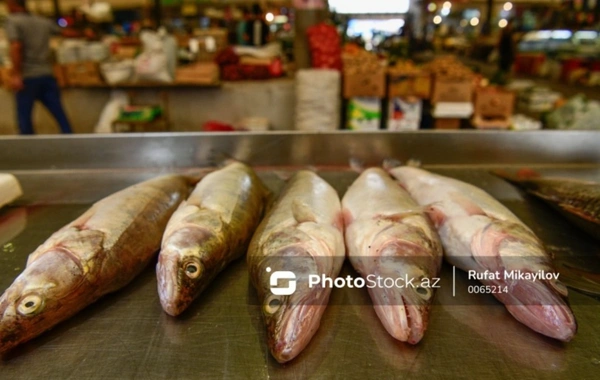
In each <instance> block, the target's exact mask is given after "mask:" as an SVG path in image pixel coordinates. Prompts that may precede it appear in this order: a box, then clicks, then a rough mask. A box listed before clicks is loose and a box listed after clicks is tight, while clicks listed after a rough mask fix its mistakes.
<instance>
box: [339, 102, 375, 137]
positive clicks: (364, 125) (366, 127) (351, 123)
mask: <svg viewBox="0 0 600 380" xmlns="http://www.w3.org/2000/svg"><path fill="white" fill-rule="evenodd" d="M380 124H381V99H379V98H352V99H350V101H349V102H348V120H347V126H348V129H351V130H355V131H377V130H379V125H380Z"/></svg>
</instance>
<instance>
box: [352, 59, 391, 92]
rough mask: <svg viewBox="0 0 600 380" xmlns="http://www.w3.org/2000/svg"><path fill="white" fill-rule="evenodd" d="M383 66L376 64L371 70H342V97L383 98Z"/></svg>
mask: <svg viewBox="0 0 600 380" xmlns="http://www.w3.org/2000/svg"><path fill="white" fill-rule="evenodd" d="M385 71H386V70H385V67H384V66H380V65H376V66H373V67H372V70H366V69H353V70H344V79H343V81H344V86H343V87H344V91H343V94H344V98H346V99H350V98H354V97H375V98H385Z"/></svg>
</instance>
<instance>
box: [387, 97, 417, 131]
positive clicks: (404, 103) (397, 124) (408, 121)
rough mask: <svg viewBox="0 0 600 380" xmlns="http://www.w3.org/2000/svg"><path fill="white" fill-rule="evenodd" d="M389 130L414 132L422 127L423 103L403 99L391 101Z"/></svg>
mask: <svg viewBox="0 0 600 380" xmlns="http://www.w3.org/2000/svg"><path fill="white" fill-rule="evenodd" d="M388 110H389V113H388V122H387V129H388V130H390V131H406V130H409V131H414V130H417V129H419V127H420V125H421V114H422V112H423V101H422V100H420V99H418V100H412V101H411V100H406V99H401V98H393V99H390V102H389V108H388Z"/></svg>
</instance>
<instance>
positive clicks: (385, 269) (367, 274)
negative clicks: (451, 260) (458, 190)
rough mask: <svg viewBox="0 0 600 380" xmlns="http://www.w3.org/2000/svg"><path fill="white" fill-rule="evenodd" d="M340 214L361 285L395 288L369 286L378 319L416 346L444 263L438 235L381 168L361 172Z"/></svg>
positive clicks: (421, 210)
mask: <svg viewBox="0 0 600 380" xmlns="http://www.w3.org/2000/svg"><path fill="white" fill-rule="evenodd" d="M342 209H343V213H344V221H345V239H346V247H347V255H348V258H349V260H350V262H351V264H352V266H353V267H354V269H355V270H356V271H357V272H358V273H359V274H360V275H361V276H362V277H363V278H365V281H368V280H369V279H371V280H372V281H376V279H379V278H381V279H382V281H383V282H381V281H379V280H377V281H378V282H377V284H385V281H394V285H393V286H380V285H376V286H369V287H367V288H368V291H369V294H370V296H371V300H372V301H373V307H374V308H375V312H376V313H377V316H378V317H379V320H380V321H381V323H382V324H383V327H384V328H385V329H386V331H387V332H388V333H389V334H390V335H391V336H392V337H394V338H395V339H397V340H399V341H402V342H408V343H410V344H417V343H418V342H420V341H421V339H422V338H423V336H424V334H425V331H426V329H427V324H428V321H429V311H430V306H431V301H432V300H433V296H434V293H435V288H436V287H435V286H436V285H437V282H438V280H437V279H439V277H438V274H439V271H440V269H441V265H442V260H443V253H442V244H441V242H440V240H439V237H438V235H437V232H436V231H435V229H434V227H433V225H432V224H431V222H430V221H429V219H428V217H427V215H426V214H425V212H424V211H423V209H422V208H421V207H420V206H419V205H418V204H417V203H416V202H415V201H414V200H413V199H412V198H411V197H410V195H409V194H408V193H407V192H406V191H405V190H403V189H402V188H401V187H400V186H398V184H397V183H396V181H394V180H393V179H392V178H391V177H390V175H389V174H388V173H386V172H385V171H384V170H383V169H381V168H370V169H367V170H364V171H363V172H362V174H361V175H360V176H359V177H358V178H357V179H356V180H355V181H354V183H352V185H351V186H350V187H349V188H348V190H347V191H346V194H345V195H344V197H343V198H342ZM386 279H392V280H386ZM398 279H400V280H401V281H400V282H398ZM413 281H414V282H413ZM371 284H375V282H371ZM390 284H391V283H390Z"/></svg>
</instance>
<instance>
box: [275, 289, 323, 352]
mask: <svg viewBox="0 0 600 380" xmlns="http://www.w3.org/2000/svg"><path fill="white" fill-rule="evenodd" d="M330 292H331V290H330V289H321V291H320V292H318V294H316V295H313V296H310V297H305V298H304V299H302V300H295V301H293V300H288V301H291V302H289V303H288V304H287V305H284V307H285V310H284V311H283V316H282V317H281V319H280V321H279V323H277V321H273V323H272V324H270V325H271V326H269V329H268V332H269V346H270V349H271V354H272V355H273V357H274V358H275V360H277V361H278V362H279V363H286V362H288V361H290V360H292V359H294V358H295V357H296V356H298V355H299V354H300V352H302V350H304V348H305V347H306V346H307V345H308V343H309V342H310V340H311V339H312V337H313V336H314V335H315V333H316V332H317V330H318V329H319V326H320V323H321V317H322V316H323V313H324V312H325V309H326V308H327V303H328V302H327V301H328V300H329V294H330Z"/></svg>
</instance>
